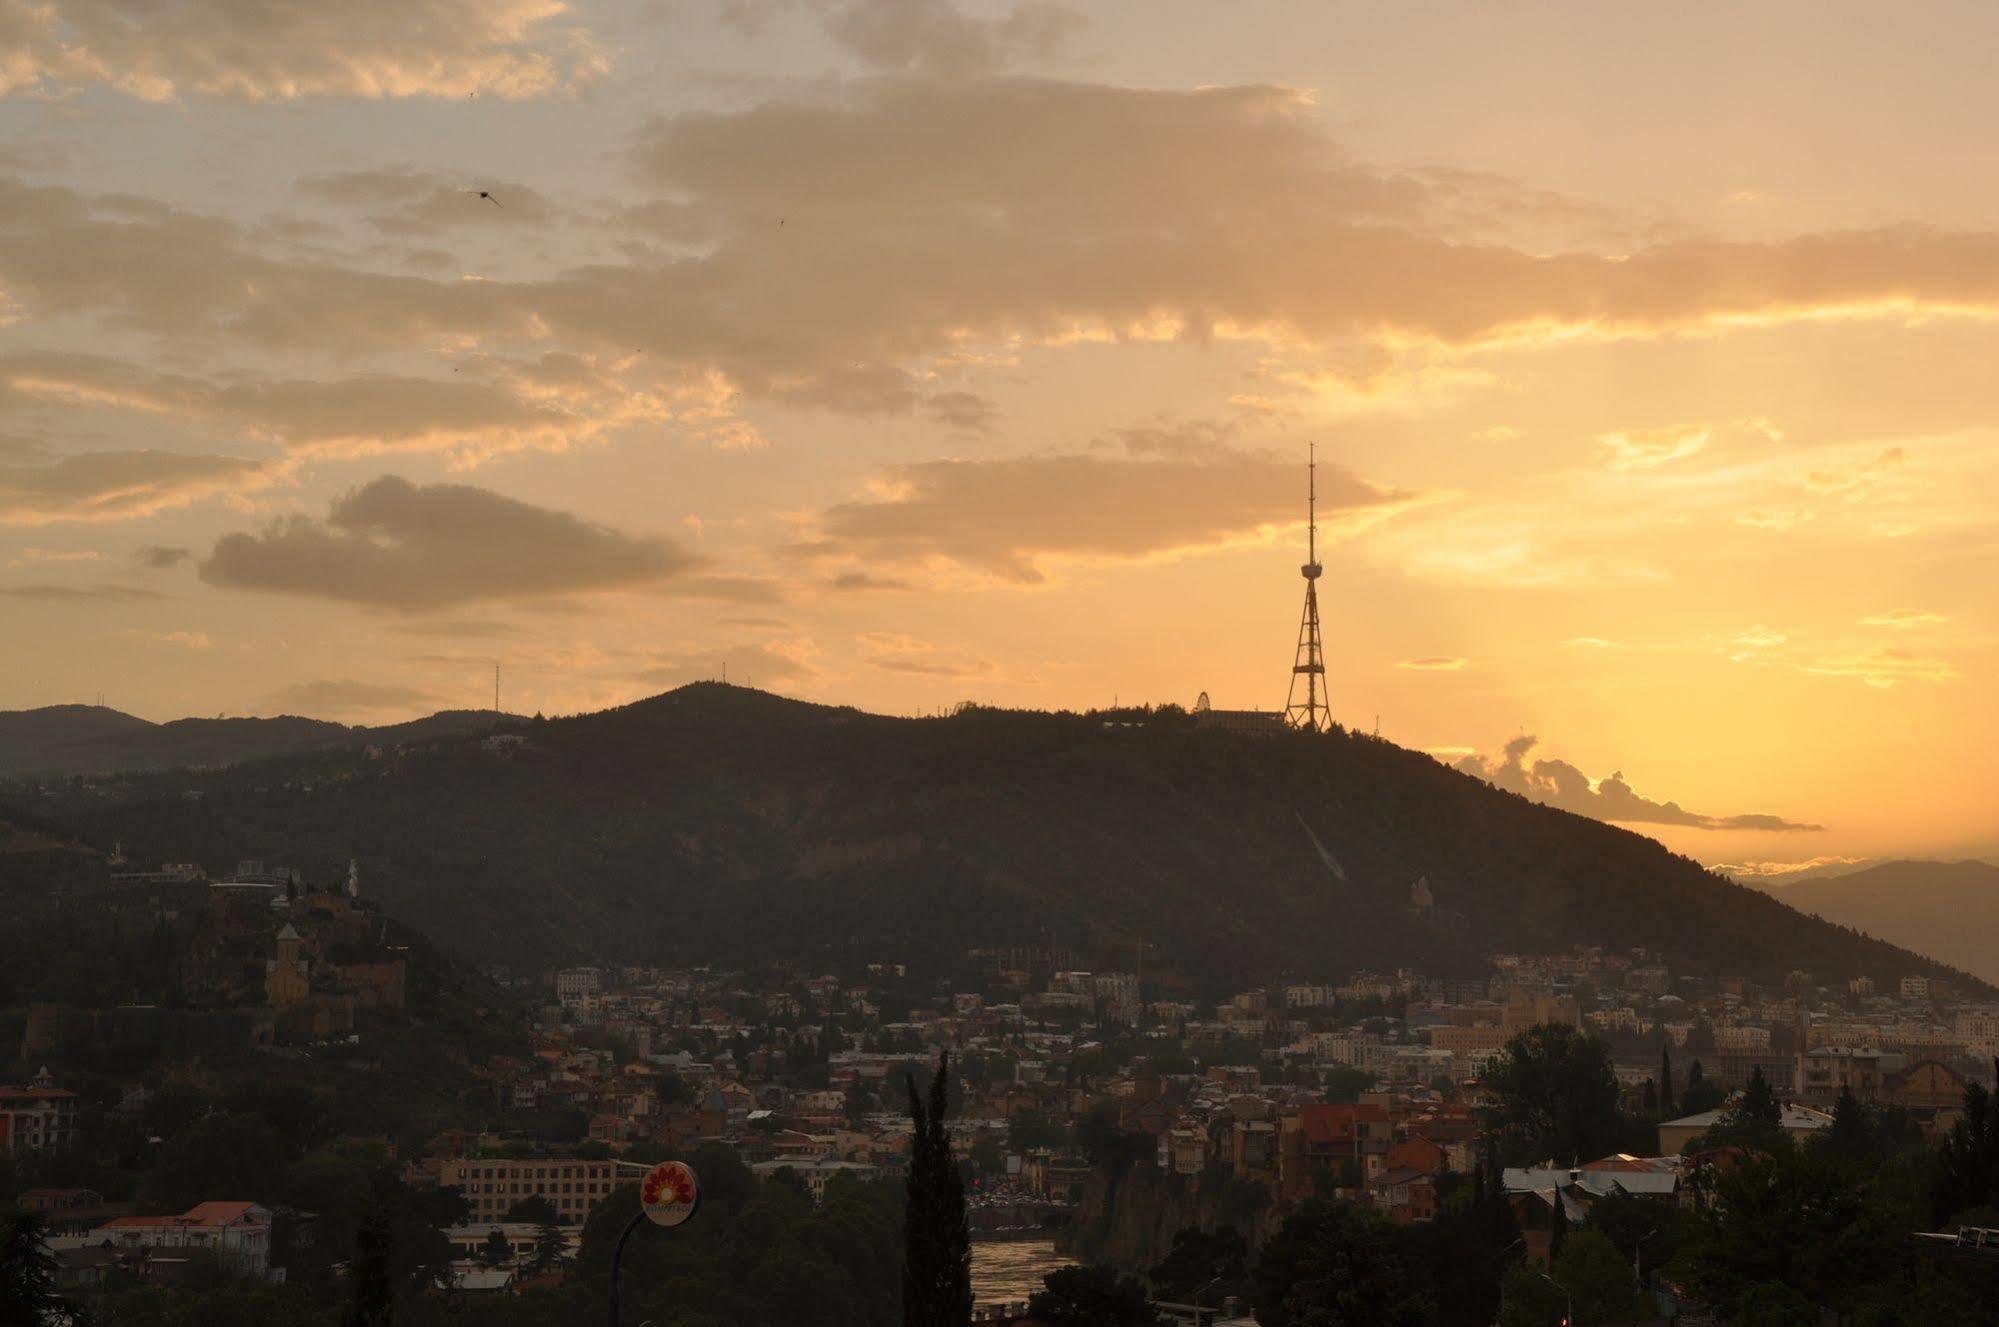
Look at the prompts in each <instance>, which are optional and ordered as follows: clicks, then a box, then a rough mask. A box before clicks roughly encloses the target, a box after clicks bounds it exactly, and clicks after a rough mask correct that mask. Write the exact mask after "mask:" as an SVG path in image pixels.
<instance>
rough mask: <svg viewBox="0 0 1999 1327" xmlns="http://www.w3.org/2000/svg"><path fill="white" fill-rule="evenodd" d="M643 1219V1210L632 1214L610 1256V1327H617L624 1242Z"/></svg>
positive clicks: (644, 1215)
mask: <svg viewBox="0 0 1999 1327" xmlns="http://www.w3.org/2000/svg"><path fill="white" fill-rule="evenodd" d="M645 1219H646V1214H645V1211H644V1210H643V1209H641V1210H639V1211H637V1212H634V1213H633V1214H632V1219H631V1220H630V1221H628V1222H626V1223H625V1233H624V1234H622V1235H620V1236H618V1248H617V1252H615V1253H613V1254H612V1255H611V1327H618V1266H619V1264H620V1263H622V1262H624V1260H625V1241H626V1240H628V1239H630V1238H631V1237H632V1232H633V1231H634V1230H637V1229H638V1228H639V1226H640V1225H642V1224H643V1223H644V1222H645Z"/></svg>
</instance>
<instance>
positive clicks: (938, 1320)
mask: <svg viewBox="0 0 1999 1327" xmlns="http://www.w3.org/2000/svg"><path fill="white" fill-rule="evenodd" d="M950 1069H951V1053H950V1052H949V1051H945V1052H944V1053H943V1055H941V1056H939V1057H938V1060H937V1076H936V1077H935V1078H933V1079H932V1080H931V1082H930V1093H929V1102H928V1104H927V1105H926V1103H925V1102H924V1100H923V1098H922V1097H921V1096H919V1095H918V1094H917V1091H916V1080H915V1078H914V1077H911V1078H909V1079H907V1080H906V1082H907V1084H908V1087H909V1118H910V1122H911V1123H912V1124H914V1125H915V1126H916V1127H915V1129H914V1131H913V1132H912V1134H911V1136H910V1142H909V1200H908V1205H907V1206H906V1207H905V1208H904V1211H903V1227H902V1238H903V1264H902V1321H903V1327H966V1324H967V1323H969V1322H971V1320H972V1236H971V1230H970V1228H969V1227H968V1226H967V1225H966V1223H965V1185H964V1180H963V1179H962V1178H961V1177H960V1176H959V1174H958V1167H957V1164H956V1163H955V1162H954V1161H953V1160H952V1159H951V1135H950V1133H949V1132H948V1131H947V1130H946V1129H945V1127H944V1114H945V1111H946V1109H947V1107H948V1106H949V1104H950V1083H951V1073H950Z"/></svg>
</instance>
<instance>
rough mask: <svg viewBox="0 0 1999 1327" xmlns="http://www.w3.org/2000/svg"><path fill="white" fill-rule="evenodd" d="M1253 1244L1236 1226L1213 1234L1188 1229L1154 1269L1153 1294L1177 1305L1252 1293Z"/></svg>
mask: <svg viewBox="0 0 1999 1327" xmlns="http://www.w3.org/2000/svg"><path fill="white" fill-rule="evenodd" d="M1248 1260H1249V1245H1248V1244H1246V1243H1244V1242H1243V1238H1242V1234H1241V1232H1239V1231H1238V1230H1236V1228H1235V1227H1234V1226H1219V1227H1217V1228H1216V1229H1215V1230H1214V1231H1213V1233H1210V1232H1208V1231H1204V1230H1202V1229H1201V1228H1200V1227H1199V1226H1188V1227H1187V1228H1186V1229H1184V1230H1180V1231H1176V1232H1175V1233H1174V1235H1173V1247H1172V1248H1171V1249H1170V1250H1168V1252H1167V1254H1166V1256H1165V1257H1164V1258H1162V1259H1160V1261H1159V1265H1158V1266H1156V1267H1154V1268H1153V1269H1152V1271H1151V1273H1150V1276H1149V1279H1150V1280H1151V1282H1152V1293H1153V1294H1154V1295H1155V1296H1156V1297H1158V1298H1160V1299H1164V1300H1169V1301H1171V1302H1173V1303H1177V1304H1189V1303H1193V1302H1195V1300H1194V1297H1195V1296H1196V1295H1199V1296H1200V1297H1201V1299H1200V1302H1201V1303H1203V1304H1220V1303H1221V1302H1222V1300H1223V1299H1224V1298H1226V1297H1227V1296H1229V1295H1241V1294H1244V1293H1246V1292H1247V1291H1248V1289H1249V1284H1248V1273H1247V1270H1246V1269H1247V1264H1248Z"/></svg>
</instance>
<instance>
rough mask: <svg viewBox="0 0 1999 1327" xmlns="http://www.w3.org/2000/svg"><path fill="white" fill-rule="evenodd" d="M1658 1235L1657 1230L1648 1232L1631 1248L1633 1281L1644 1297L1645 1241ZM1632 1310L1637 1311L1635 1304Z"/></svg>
mask: <svg viewBox="0 0 1999 1327" xmlns="http://www.w3.org/2000/svg"><path fill="white" fill-rule="evenodd" d="M1658 1233H1659V1232H1658V1231H1657V1230H1648V1231H1646V1232H1645V1233H1644V1234H1642V1235H1640V1236H1639V1237H1638V1242H1637V1243H1636V1244H1633V1245H1632V1246H1631V1279H1632V1280H1633V1281H1636V1282H1637V1283H1638V1294H1639V1295H1640V1296H1643V1295H1644V1293H1645V1262H1644V1259H1645V1241H1646V1240H1648V1239H1651V1238H1652V1237H1653V1236H1654V1235H1656V1234H1658ZM1632 1309H1633V1312H1636V1311H1637V1305H1636V1304H1635V1303H1634V1304H1633V1305H1632ZM1632 1321H1633V1322H1636V1321H1638V1320H1637V1319H1636V1318H1633V1319H1632Z"/></svg>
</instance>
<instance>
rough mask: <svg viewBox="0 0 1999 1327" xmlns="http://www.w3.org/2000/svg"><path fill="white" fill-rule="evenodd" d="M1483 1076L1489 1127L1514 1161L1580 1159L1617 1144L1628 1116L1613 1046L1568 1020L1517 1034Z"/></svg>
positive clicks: (1600, 1152)
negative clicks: (1621, 1103)
mask: <svg viewBox="0 0 1999 1327" xmlns="http://www.w3.org/2000/svg"><path fill="white" fill-rule="evenodd" d="M1480 1081H1481V1082H1482V1083H1483V1085H1484V1086H1485V1088H1486V1089H1487V1091H1489V1092H1490V1093H1491V1094H1492V1097H1493V1104H1492V1106H1491V1107H1489V1108H1488V1112H1487V1121H1486V1123H1487V1127H1488V1129H1489V1131H1490V1132H1492V1133H1493V1134H1494V1135H1495V1136H1497V1137H1498V1139H1499V1140H1500V1145H1501V1147H1502V1149H1503V1151H1504V1152H1505V1154H1506V1155H1507V1156H1508V1157H1509V1158H1510V1159H1512V1160H1514V1161H1517V1162H1531V1161H1536V1160H1540V1159H1542V1158H1544V1157H1552V1158H1554V1159H1555V1160H1557V1161H1561V1162H1574V1161H1582V1160H1588V1159H1590V1158H1592V1157H1596V1156H1601V1155H1603V1154H1604V1153H1605V1152H1609V1151H1612V1150H1614V1148H1615V1146H1616V1143H1617V1140H1618V1138H1619V1136H1620V1133H1621V1130H1622V1127H1623V1119H1622V1116H1621V1114H1620V1112H1619V1110H1618V1105H1617V1098H1618V1090H1617V1075H1616V1074H1615V1073H1614V1072H1613V1071H1612V1069H1611V1063H1610V1046H1609V1045H1608V1043H1606V1042H1603V1041H1600V1040H1598V1039H1597V1038H1595V1037H1590V1036H1586V1035H1584V1034H1583V1033H1582V1032H1580V1031H1578V1030H1577V1029H1576V1028H1574V1027H1573V1026H1571V1025H1569V1024H1567V1023H1542V1024H1539V1025H1538V1026H1535V1027H1531V1028H1528V1029H1527V1030H1526V1031H1524V1032H1521V1033H1519V1034H1518V1035H1516V1036H1515V1037H1514V1038H1513V1039H1512V1040H1511V1041H1508V1042H1507V1043H1506V1048H1505V1049H1504V1050H1502V1051H1501V1052H1500V1053H1499V1055H1498V1056H1497V1057H1496V1058H1495V1059H1494V1060H1493V1061H1492V1062H1491V1063H1490V1064H1488V1065H1487V1066H1486V1070H1485V1073H1484V1074H1483V1075H1482V1077H1481V1079H1480Z"/></svg>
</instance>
